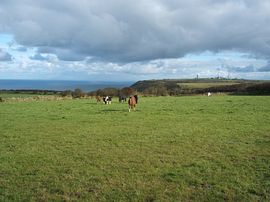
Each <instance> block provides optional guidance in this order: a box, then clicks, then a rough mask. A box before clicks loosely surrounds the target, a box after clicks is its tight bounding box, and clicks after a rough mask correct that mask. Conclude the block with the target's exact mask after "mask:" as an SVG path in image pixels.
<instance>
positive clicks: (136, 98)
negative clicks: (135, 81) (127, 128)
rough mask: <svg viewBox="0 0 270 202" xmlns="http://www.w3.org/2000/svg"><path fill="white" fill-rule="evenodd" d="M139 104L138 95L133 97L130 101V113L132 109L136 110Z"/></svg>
mask: <svg viewBox="0 0 270 202" xmlns="http://www.w3.org/2000/svg"><path fill="white" fill-rule="evenodd" d="M137 103H138V96H137V95H134V96H131V97H130V98H129V100H128V111H129V112H130V110H131V109H134V110H136V109H135V107H136V104H137Z"/></svg>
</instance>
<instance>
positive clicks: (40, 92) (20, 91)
mask: <svg viewBox="0 0 270 202" xmlns="http://www.w3.org/2000/svg"><path fill="white" fill-rule="evenodd" d="M0 93H12V94H13V93H15V94H37V95H57V94H58V95H60V94H61V93H62V91H56V90H35V89H33V90H29V89H16V90H0Z"/></svg>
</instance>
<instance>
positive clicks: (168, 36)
mask: <svg viewBox="0 0 270 202" xmlns="http://www.w3.org/2000/svg"><path fill="white" fill-rule="evenodd" d="M269 25H270V1H269V0H222V1H220V0H188V1H187V0H137V1H134V0H76V1H74V0H61V1H55V0H0V79H61V80H113V81H119V80H121V81H122V80H126V81H127V80H130V81H136V80H141V79H159V78H194V77H196V75H199V77H216V76H218V75H219V76H223V77H230V78H235V77H237V78H246V79H270V26H269Z"/></svg>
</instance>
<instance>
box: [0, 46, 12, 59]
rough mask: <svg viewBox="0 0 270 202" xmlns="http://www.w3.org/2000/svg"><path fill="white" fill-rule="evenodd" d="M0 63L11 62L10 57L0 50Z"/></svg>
mask: <svg viewBox="0 0 270 202" xmlns="http://www.w3.org/2000/svg"><path fill="white" fill-rule="evenodd" d="M0 61H12V55H11V54H9V53H8V52H5V51H3V50H2V49H0Z"/></svg>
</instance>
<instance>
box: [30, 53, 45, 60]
mask: <svg viewBox="0 0 270 202" xmlns="http://www.w3.org/2000/svg"><path fill="white" fill-rule="evenodd" d="M30 59H31V60H40V61H45V60H47V57H44V56H42V55H41V54H40V53H36V54H35V55H33V56H30Z"/></svg>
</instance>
